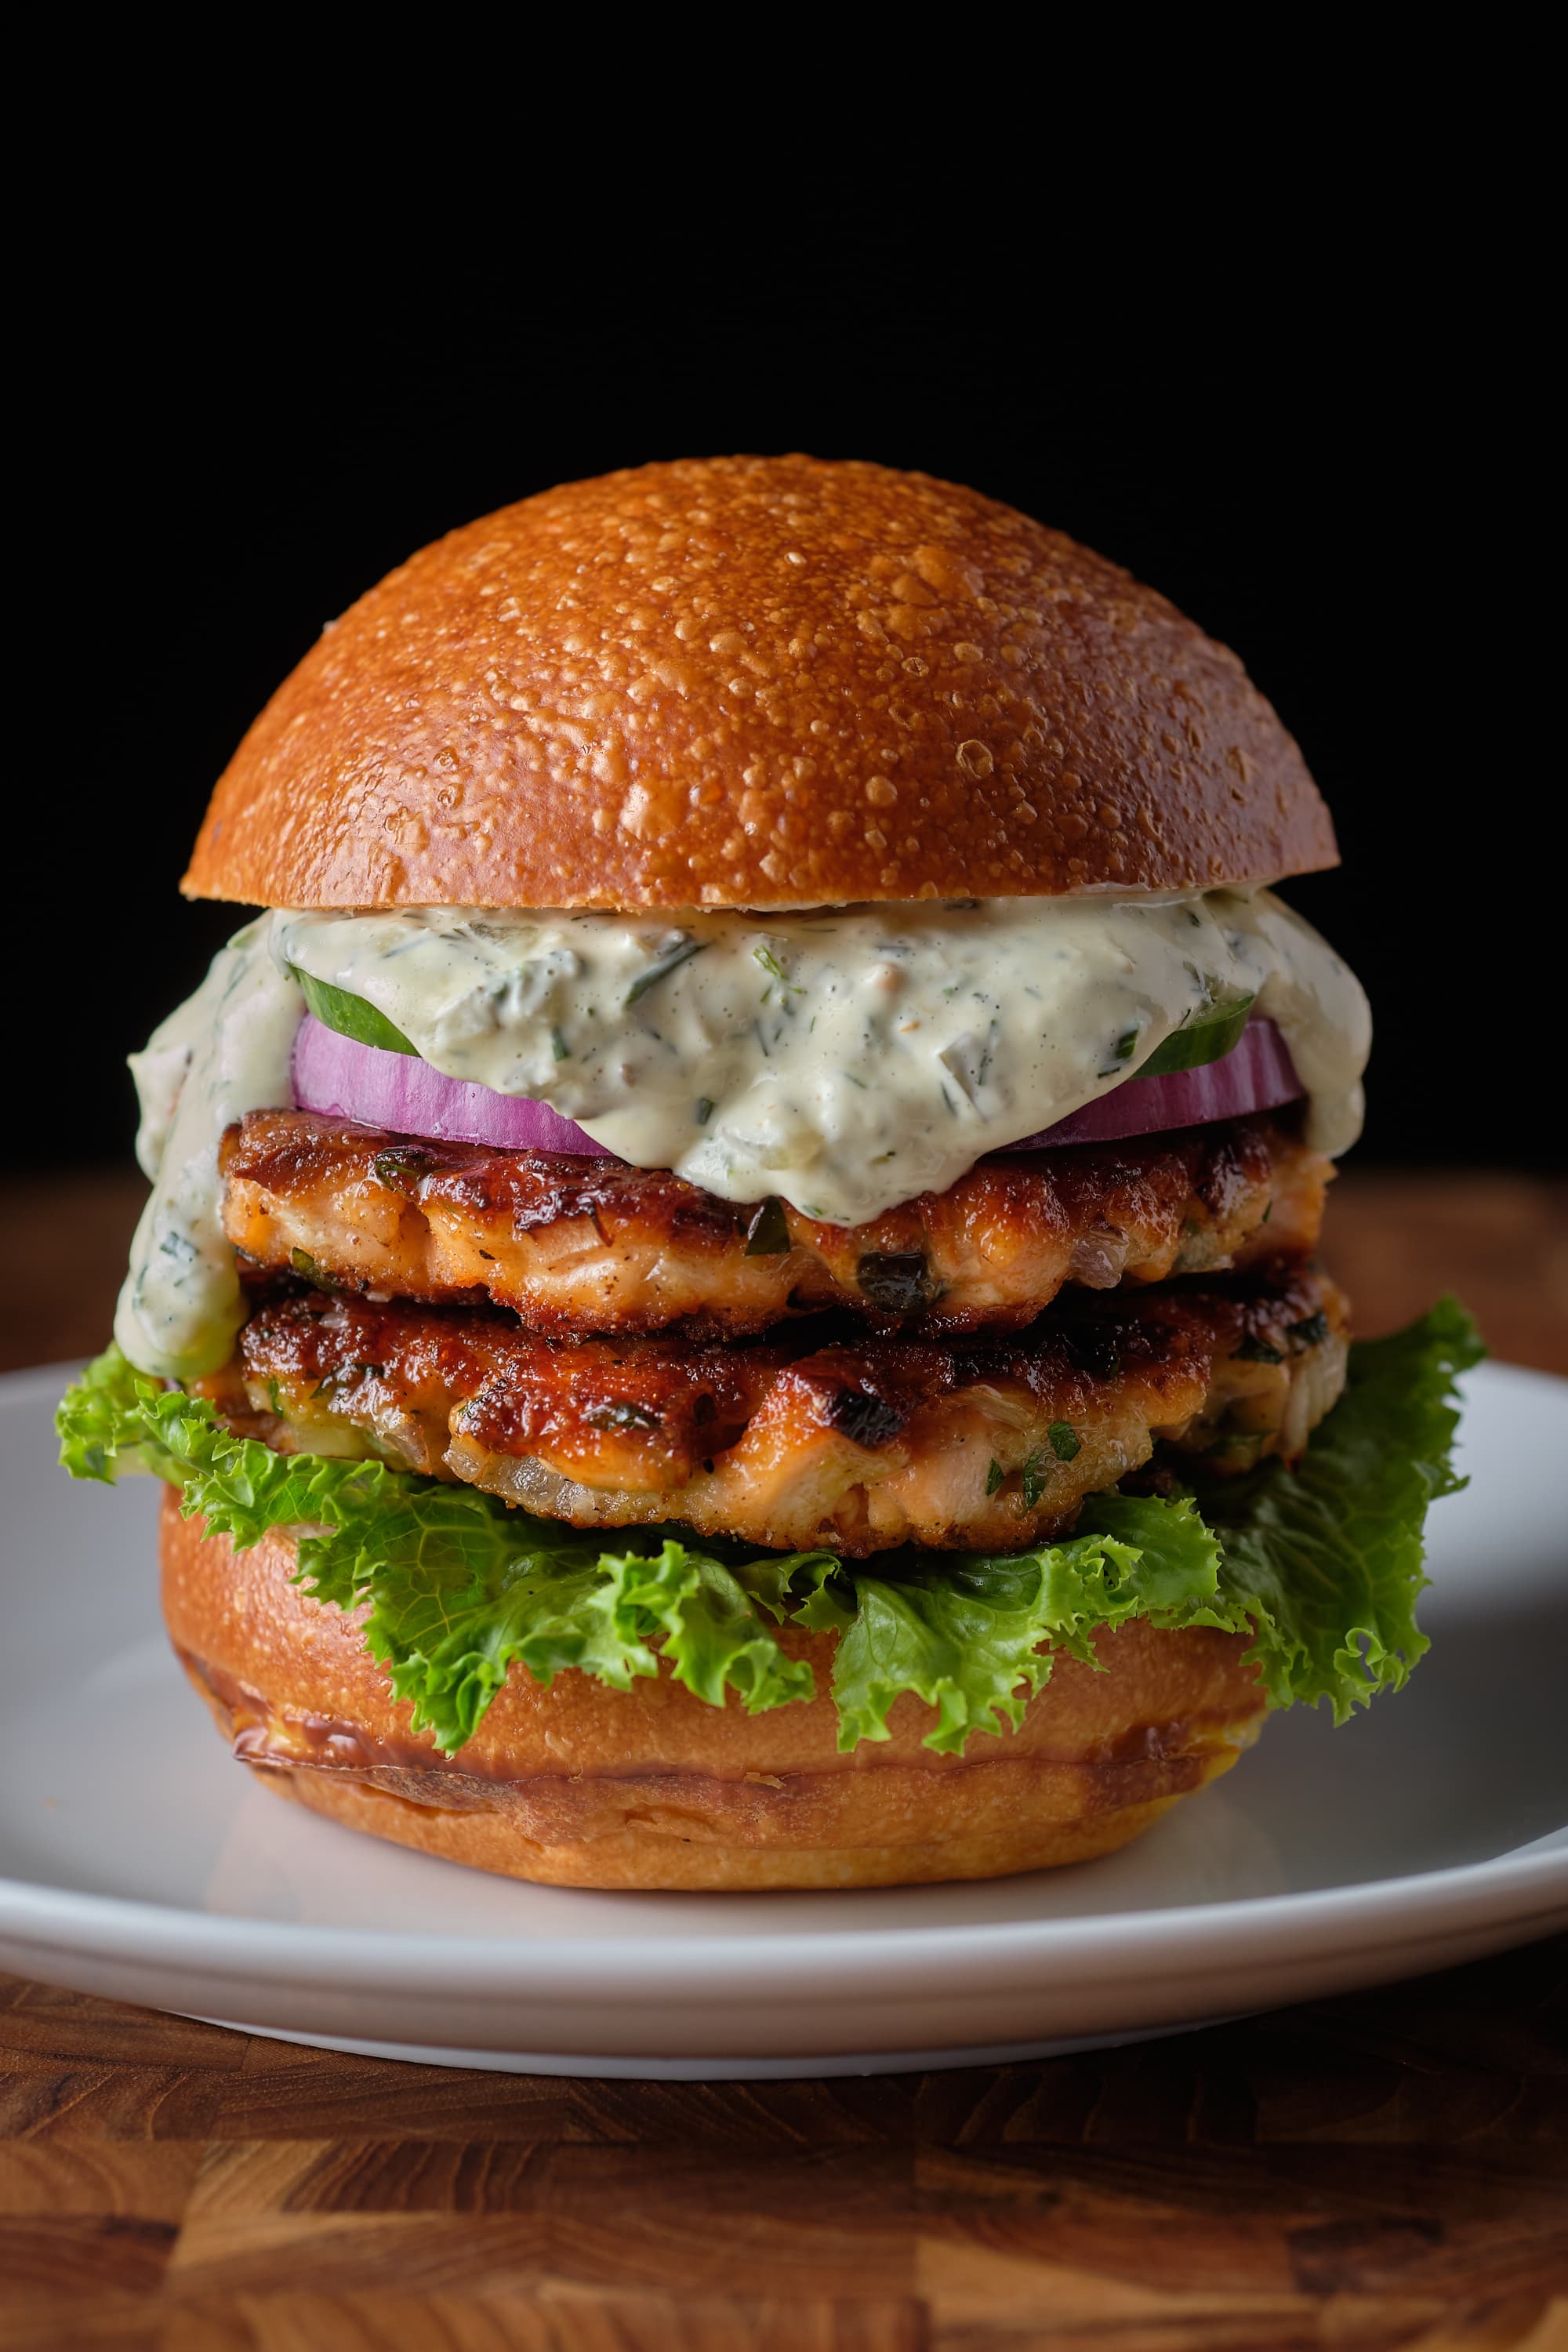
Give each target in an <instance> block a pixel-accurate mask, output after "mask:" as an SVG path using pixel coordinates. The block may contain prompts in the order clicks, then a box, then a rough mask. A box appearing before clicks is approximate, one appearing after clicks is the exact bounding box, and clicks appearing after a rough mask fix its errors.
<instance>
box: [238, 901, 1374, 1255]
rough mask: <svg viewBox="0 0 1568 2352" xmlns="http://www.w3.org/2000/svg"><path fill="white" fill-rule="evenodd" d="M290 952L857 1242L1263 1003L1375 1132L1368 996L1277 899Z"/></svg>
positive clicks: (639, 1152)
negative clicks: (860, 1228) (989, 1155)
mask: <svg viewBox="0 0 1568 2352" xmlns="http://www.w3.org/2000/svg"><path fill="white" fill-rule="evenodd" d="M273 941H274V950H275V952H276V953H277V954H278V956H279V959H280V960H282V961H284V962H286V963H292V964H297V965H298V966H299V967H300V970H302V971H308V972H309V973H310V974H311V975H312V977H313V978H315V979H317V980H320V981H324V982H328V983H329V984H330V985H331V986H333V987H335V988H341V989H345V990H347V991H349V992H351V993H352V994H353V995H356V996H362V997H365V998H368V1000H369V1001H370V1002H371V1003H373V1004H374V1005H375V1006H376V1007H377V1009H378V1010H379V1011H380V1012H382V1013H384V1014H385V1015H386V1016H387V1018H388V1019H389V1020H390V1021H392V1022H393V1023H394V1024H395V1026H396V1027H397V1028H399V1029H401V1030H402V1031H403V1033H404V1034H405V1036H406V1037H407V1038H409V1040H410V1041H411V1042H412V1043H413V1044H414V1045H416V1046H417V1048H418V1050H419V1052H420V1054H421V1055H423V1056H424V1058H425V1060H426V1061H427V1062H429V1063H431V1064H433V1065H434V1066H435V1067H436V1068H437V1069H438V1070H442V1071H444V1072H445V1073H446V1074H447V1076H449V1077H454V1078H467V1079H471V1080H477V1081H478V1082H479V1084H480V1085H482V1086H487V1087H493V1088H495V1090H496V1091H497V1092H498V1093H500V1094H507V1095H531V1096H534V1097H538V1098H539V1099H541V1100H542V1101H545V1102H548V1103H549V1104H550V1105H551V1107H552V1108H553V1109H555V1110H557V1111H559V1112H560V1113H561V1114H562V1115H563V1117H564V1118H572V1119H575V1120H576V1121H577V1123H578V1124H579V1126H582V1127H584V1128H586V1129H587V1131H588V1133H589V1134H590V1135H591V1136H593V1138H594V1139H595V1141H596V1142H598V1143H602V1144H605V1146H606V1147H607V1148H608V1149H609V1150H612V1151H615V1152H616V1153H618V1154H619V1155H620V1157H621V1158H622V1159H625V1160H632V1161H634V1162H636V1163H637V1165H638V1166H640V1167H644V1168H673V1169H675V1170H676V1171H678V1172H679V1174H680V1175H682V1176H684V1177H686V1178H688V1179H689V1181H691V1182H692V1183H694V1184H700V1185H702V1186H704V1187H705V1188H706V1190H708V1191H709V1192H717V1193H719V1194H720V1195H721V1197H722V1198H724V1199H726V1200H731V1201H758V1200H762V1199H763V1198H765V1197H766V1196H767V1195H768V1194H769V1193H778V1194H780V1195H781V1196H782V1197H783V1198H784V1199H785V1200H787V1201H789V1202H793V1203H794V1205H795V1207H796V1208H798V1209H801V1210H804V1211H805V1213H806V1214H807V1215H810V1216H819V1217H825V1218H827V1219H829V1220H831V1221H833V1222H834V1223H841V1224H849V1223H860V1222H862V1221H863V1220H865V1219H867V1218H869V1217H874V1216H877V1215H879V1214H880V1213H881V1212H882V1211H883V1210H885V1209H889V1208H891V1207H892V1206H893V1205H894V1204H895V1203H896V1202H900V1201H906V1200H909V1199H910V1197H911V1195H912V1194H914V1193H916V1192H925V1191H928V1190H930V1191H936V1192H940V1191H942V1190H944V1189H945V1188H946V1186H948V1185H949V1184H951V1183H952V1182H953V1181H955V1179H956V1178H958V1177H959V1176H961V1175H962V1174H963V1171H964V1170H965V1169H966V1168H968V1167H970V1166H971V1165H972V1164H973V1161H974V1160H978V1159H979V1158H980V1156H981V1155H982V1153H984V1152H986V1151H994V1150H999V1149H1000V1148H1001V1147H1002V1146H1004V1145H1005V1144H1008V1143H1014V1142H1016V1141H1017V1139H1019V1137H1020V1136H1025V1135H1030V1134H1033V1133H1034V1132H1035V1131H1036V1130H1037V1129H1040V1128H1044V1127H1048V1126H1050V1125H1051V1124H1052V1122H1053V1121H1054V1120H1056V1119H1058V1118H1066V1117H1067V1116H1068V1113H1070V1112H1072V1111H1075V1110H1078V1109H1079V1108H1081V1107H1082V1106H1083V1105H1084V1104H1085V1103H1088V1102H1092V1101H1093V1100H1094V1099H1095V1097H1097V1096H1100V1095H1103V1094H1108V1093H1109V1092H1110V1089H1111V1088H1112V1087H1117V1086H1120V1085H1121V1083H1122V1082H1123V1080H1124V1079H1126V1078H1128V1077H1130V1076H1131V1075H1132V1074H1133V1072H1134V1071H1135V1070H1136V1069H1137V1067H1138V1066H1139V1064H1140V1063H1142V1061H1144V1060H1145V1059H1146V1058H1147V1056H1148V1055H1150V1054H1152V1052H1153V1050H1154V1048H1155V1047H1156V1046H1157V1045H1160V1044H1161V1042H1162V1041H1163V1039H1164V1038H1165V1037H1167V1036H1168V1035H1169V1034H1171V1032H1172V1031H1173V1029H1177V1028H1179V1027H1180V1026H1181V1025H1182V1024H1183V1023H1184V1022H1185V1021H1187V1020H1189V1019H1190V1018H1191V1017H1192V1016H1193V1015H1194V1013H1201V1012H1203V1011H1205V1009H1206V1008H1207V1007H1208V1006H1210V1005H1211V1004H1214V1003H1216V1002H1220V1003H1223V1002H1225V1001H1226V1000H1227V999H1230V998H1235V997H1240V996H1244V995H1247V994H1249V993H1251V994H1254V995H1256V997H1257V999H1258V1011H1259V1012H1261V1013H1270V1014H1272V1016H1273V1017H1274V1019H1275V1020H1277V1021H1278V1022H1279V1026H1280V1028H1281V1029H1282V1030H1283V1032H1284V1034H1285V1036H1286V1038H1287V1040H1288V1042H1289V1045H1290V1047H1291V1050H1292V1052H1293V1053H1294V1054H1295V1055H1296V1056H1297V1066H1298V1068H1299V1070H1300V1074H1301V1077H1302V1080H1303V1083H1304V1084H1305V1085H1306V1086H1307V1087H1308V1089H1309V1091H1310V1094H1311V1097H1312V1114H1311V1115H1312V1125H1313V1140H1314V1141H1316V1142H1318V1143H1320V1144H1321V1146H1322V1147H1323V1148H1324V1149H1326V1150H1332V1151H1339V1150H1344V1148H1345V1146H1346V1145H1347V1144H1349V1143H1351V1142H1352V1141H1353V1139H1354V1138H1355V1136H1356V1134H1357V1132H1358V1131H1359V1129H1360V1124H1361V1096H1360V1078H1361V1072H1362V1068H1363V1065H1364V1063H1365V1060H1366V1055H1367V1051H1368V1047H1369V1044H1370V1023H1369V1018H1368V1014H1367V1010H1366V1000H1365V998H1364V997H1363V994H1362V992H1361V989H1360V988H1359V986H1358V985H1357V983H1356V982H1355V981H1354V980H1353V979H1352V976H1351V974H1350V972H1349V971H1347V969H1346V967H1345V966H1344V964H1343V963H1342V961H1340V959H1339V958H1338V957H1337V956H1336V955H1335V954H1334V953H1333V951H1332V950H1331V949H1330V948H1329V947H1327V946H1326V945H1325V943H1324V942H1323V940H1321V939H1320V938H1319V937H1318V935H1317V933H1316V932H1315V931H1313V930H1312V929H1310V926H1309V925H1308V924H1306V923H1304V922H1302V921H1301V919H1300V917H1299V916H1297V915H1295V914H1293V913H1291V911H1290V910H1289V908H1286V907H1285V906H1283V905H1282V904H1281V903H1280V902H1279V900H1278V899H1276V898H1272V897H1271V896H1270V895H1269V894H1268V892H1267V891H1243V890H1214V891H1209V892H1206V893H1204V894H1202V895H1192V896H1186V897H1179V898H1178V897H1169V898H1155V897H1145V898H1121V899H1112V898H1045V899H1039V898H1035V899H1029V898H992V899H984V900H979V901H973V900H971V901H967V902H963V903H962V904H959V905H942V904H940V903H934V902H933V903H928V904H920V905H915V906H883V907H855V908H839V909H825V910H822V911H819V912H808V913H802V914H788V915H767V916H761V915H747V914H732V913H723V914H715V913H694V914H689V915H686V916H682V917H681V918H680V919H679V920H675V921H671V920H668V919H659V918H657V917H648V916H635V915H616V914H510V913H508V914H488V913H484V912H479V911H473V910H468V909H461V908H406V909H404V908H400V909H396V910H394V911H392V912H388V913H384V914H365V915H352V914H351V915H344V914H338V913H320V914H279V915H278V916H276V917H275V918H274V930H273Z"/></svg>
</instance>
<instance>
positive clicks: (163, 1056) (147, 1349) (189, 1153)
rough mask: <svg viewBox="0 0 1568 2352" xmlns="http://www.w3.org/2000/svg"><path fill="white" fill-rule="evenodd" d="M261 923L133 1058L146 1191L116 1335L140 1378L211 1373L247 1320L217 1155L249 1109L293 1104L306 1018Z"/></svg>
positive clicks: (225, 951)
mask: <svg viewBox="0 0 1568 2352" xmlns="http://www.w3.org/2000/svg"><path fill="white" fill-rule="evenodd" d="M271 922H272V918H271V917H270V916H269V915H262V916H259V917H258V919H257V920H256V921H255V922H253V923H247V925H246V927H245V929H243V930H242V931H237V932H236V934H235V936H234V938H233V939H232V940H230V941H229V943H228V945H227V947H226V948H220V949H219V950H218V952H217V954H216V956H215V957H214V958H213V961H212V966H211V969H210V970H209V971H208V973H207V976H206V978H205V980H204V981H203V982H202V984H201V986H200V988H198V989H197V991H196V992H195V995H194V996H191V997H187V998H186V1000H185V1002H184V1004H182V1005H181V1006H180V1007H179V1009H178V1011H177V1012H174V1013H170V1015H169V1017H168V1019H167V1020H166V1021H163V1022H161V1023H160V1024H159V1025H158V1027H157V1028H156V1029H154V1031H153V1034H152V1036H151V1038H150V1039H149V1040H148V1043H147V1045H146V1047H145V1049H144V1051H143V1052H142V1053H140V1054H132V1056H131V1072H132V1076H133V1077H134V1079H135V1081H136V1093H137V1098H138V1100H139V1102H140V1104H141V1107H142V1124H141V1126H140V1128H139V1129H137V1134H136V1157H137V1159H138V1160H140V1161H141V1163H142V1173H143V1174H144V1175H145V1176H146V1177H147V1178H148V1180H149V1181H150V1182H151V1184H152V1186H153V1192H152V1195H151V1198H150V1199H149V1201H148V1202H147V1205H146V1207H145V1208H144V1209H143V1210H142V1218H141V1223H139V1224H138V1225H137V1228H136V1238H135V1240H134V1241H133V1242H132V1244H131V1271H130V1273H129V1274H128V1275H127V1276H126V1277H125V1282H124V1286H123V1287H122V1289H121V1293H120V1304H119V1306H118V1307H116V1309H115V1315H114V1336H115V1339H117V1340H118V1341H119V1343H120V1346H121V1350H122V1352H123V1353H124V1354H125V1355H126V1356H127V1357H129V1359H130V1360H131V1361H132V1363H133V1364H135V1365H136V1366H137V1367H138V1368H139V1369H140V1370H142V1371H144V1372H153V1373H155V1374H156V1375H157V1376H158V1378H159V1379H161V1380H170V1381H191V1380H197V1379H199V1378H200V1376H201V1374H202V1373H203V1372H211V1371H216V1370H217V1367H218V1366H219V1365H220V1364H221V1363H223V1362H225V1361H226V1359H227V1357H228V1355H229V1352H230V1350H231V1349H232V1348H233V1345H234V1335H235V1333H236V1332H237V1330H238V1328H239V1327H240V1325H241V1324H242V1323H243V1322H244V1320H245V1316H246V1308H245V1304H244V1300H243V1298H242V1297H241V1295H240V1288H239V1276H238V1275H237V1272H236V1270H235V1257H234V1245H233V1244H232V1243H231V1242H230V1241H229V1240H228V1239H227V1237H226V1234H225V1233H224V1230H223V1227H222V1224H221V1223H220V1222H219V1216H220V1212H221V1209H222V1206H223V1186H222V1182H221V1180H220V1178H219V1176H218V1166H217V1147H218V1140H219V1138H220V1137H221V1136H222V1134H223V1131H224V1129H225V1128H226V1127H227V1126H229V1125H230V1124H231V1122H232V1121H233V1120H235V1119H237V1118H239V1117H240V1116H241V1115H242V1113H244V1112H246V1111H247V1110H266V1109H275V1108H278V1107H279V1105H282V1104H287V1103H290V1102H292V1101H293V1099H294V1096H293V1090H292V1087H291V1086H290V1084H289V1055H290V1053H291V1051H292V1049H293V1044H294V1034H295V1032H296V1030H297V1029H298V1028H299V1026H300V1013H302V1012H303V1010H304V1003H305V1000H304V997H303V995H302V994H301V992H300V984H299V982H298V981H296V980H292V979H290V978H289V975H288V974H287V973H286V972H284V971H281V970H280V969H279V964H278V961H277V959H276V958H275V957H274V956H273V954H272V952H271V949H270V941H269V937H268V934H269V930H270V927H271Z"/></svg>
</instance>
